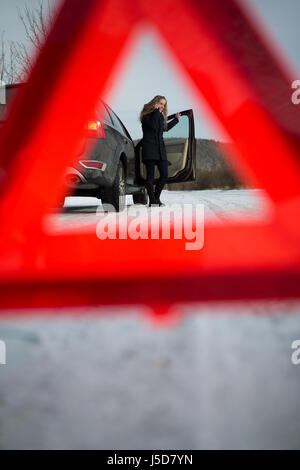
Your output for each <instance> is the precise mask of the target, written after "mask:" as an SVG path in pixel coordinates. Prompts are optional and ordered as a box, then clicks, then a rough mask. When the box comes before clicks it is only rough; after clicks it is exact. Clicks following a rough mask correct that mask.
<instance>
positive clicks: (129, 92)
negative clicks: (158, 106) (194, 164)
mask: <svg viewBox="0 0 300 470" xmlns="http://www.w3.org/2000/svg"><path fill="white" fill-rule="evenodd" d="M56 1H60V0H50V2H52V3H55V2H56ZM242 1H243V3H245V4H246V5H249V6H252V7H255V8H256V10H257V14H258V15H259V16H260V17H261V19H262V20H263V21H264V23H265V25H266V28H267V29H268V31H269V33H270V34H271V35H273V36H274V37H275V39H276V40H277V43H278V46H279V48H280V50H281V52H282V53H283V54H285V56H286V60H288V61H290V63H291V64H292V65H293V67H294V68H295V69H296V71H297V70H300V47H299V46H298V42H297V40H298V38H299V33H298V28H299V26H298V22H299V18H300V0H242ZM25 3H27V4H29V5H36V3H37V0H0V32H1V31H3V30H5V35H6V39H14V40H19V41H22V40H24V28H23V26H22V23H21V22H20V20H19V18H18V15H17V6H19V7H21V8H22V6H23V5H25ZM137 37H138V42H137V44H136V47H135V48H134V50H133V52H132V55H131V57H130V58H129V62H128V65H127V66H126V69H125V70H124V72H123V75H122V76H120V77H119V81H118V83H116V84H115V86H114V89H113V91H112V94H111V96H110V97H108V98H109V99H106V101H107V102H108V104H109V105H110V106H111V107H112V108H113V109H114V110H115V111H116V112H117V114H118V115H119V116H120V118H121V119H122V120H123V121H124V124H125V125H126V127H127V129H128V130H129V132H130V134H131V135H132V137H133V138H134V139H136V138H140V137H142V132H141V126H140V123H139V121H138V115H139V112H140V110H141V108H142V107H143V105H144V103H146V102H147V101H150V99H152V98H153V96H154V95H157V94H162V95H164V96H166V98H167V100H168V111H169V114H172V113H173V112H177V111H182V110H184V109H189V108H192V109H193V110H194V115H195V118H196V122H195V127H196V137H197V138H200V137H201V138H210V139H217V140H223V141H224V140H226V141H228V140H230V139H229V138H228V137H227V135H226V133H225V131H224V130H223V129H222V128H221V127H220V125H219V124H217V123H216V122H215V120H214V118H213V117H212V115H211V113H210V110H209V109H208V108H207V106H206V104H205V102H204V101H203V103H202V105H201V106H200V107H199V105H198V104H197V105H195V99H194V96H193V92H192V91H191V90H190V89H188V88H186V87H185V81H184V79H183V77H182V75H181V72H180V69H179V68H178V65H177V63H176V59H174V58H171V60H170V59H169V56H168V52H167V49H165V48H164V47H163V46H162V44H161V43H160V39H159V37H158V36H157V32H156V29H155V28H153V27H152V26H151V25H150V24H149V25H148V27H147V28H146V29H144V30H143V31H142V33H141V34H138V35H137ZM166 59H167V60H166ZM297 78H300V72H299V73H298V76H296V77H295V79H297Z"/></svg>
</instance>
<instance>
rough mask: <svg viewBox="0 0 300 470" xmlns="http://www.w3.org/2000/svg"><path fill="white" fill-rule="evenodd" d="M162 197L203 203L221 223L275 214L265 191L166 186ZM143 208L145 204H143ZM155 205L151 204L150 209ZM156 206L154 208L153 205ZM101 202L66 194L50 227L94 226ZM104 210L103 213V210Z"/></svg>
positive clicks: (208, 219) (210, 218)
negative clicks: (61, 207) (169, 188)
mask: <svg viewBox="0 0 300 470" xmlns="http://www.w3.org/2000/svg"><path fill="white" fill-rule="evenodd" d="M160 199H161V201H162V202H164V203H166V204H167V206H166V207H165V208H163V207H161V208H160V209H159V210H160V211H164V210H169V208H170V206H172V204H179V205H180V206H181V207H183V206H184V204H192V205H193V206H195V205H196V204H203V205H204V212H205V223H212V224H214V225H222V224H224V223H225V222H226V221H227V220H229V219H233V218H234V219H235V221H237V220H239V219H240V220H245V219H246V220H247V221H248V222H251V221H253V222H255V221H257V220H261V219H263V218H266V217H269V216H270V215H271V214H272V204H271V202H270V201H269V199H268V197H267V196H266V194H265V192H264V191H262V190H259V189H254V190H247V189H246V190H205V191H167V190H163V191H162V194H161V197H160ZM132 205H133V200H132V196H129V195H128V196H126V207H127V209H129V208H130V207H132ZM142 208H144V206H142ZM151 210H153V208H148V211H151ZM154 210H155V208H154ZM101 211H102V204H101V202H100V200H99V199H96V198H93V197H67V198H65V204H64V211H63V212H62V213H61V214H59V215H58V214H57V212H56V211H53V214H51V215H49V216H48V218H47V227H48V228H49V230H51V231H54V232H56V233H57V232H59V231H62V230H66V229H67V230H68V229H69V228H70V229H72V230H73V229H77V228H80V229H89V227H92V228H94V226H95V224H96V223H97V221H98V220H99V216H101ZM102 214H103V213H102Z"/></svg>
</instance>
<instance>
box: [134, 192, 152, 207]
mask: <svg viewBox="0 0 300 470" xmlns="http://www.w3.org/2000/svg"><path fill="white" fill-rule="evenodd" d="M132 199H133V203H134V204H143V205H144V206H146V205H147V204H148V199H149V198H148V193H147V191H146V188H144V187H143V188H142V189H141V191H139V192H138V193H134V194H133V195H132Z"/></svg>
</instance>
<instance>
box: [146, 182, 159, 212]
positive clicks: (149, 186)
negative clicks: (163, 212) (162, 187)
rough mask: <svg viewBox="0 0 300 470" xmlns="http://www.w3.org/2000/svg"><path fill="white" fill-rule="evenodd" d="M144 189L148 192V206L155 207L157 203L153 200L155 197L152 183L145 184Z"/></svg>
mask: <svg viewBox="0 0 300 470" xmlns="http://www.w3.org/2000/svg"><path fill="white" fill-rule="evenodd" d="M145 187H146V189H147V192H148V196H149V206H148V207H150V206H156V205H157V204H158V202H156V199H155V196H154V192H153V182H150V183H147V182H146V183H145Z"/></svg>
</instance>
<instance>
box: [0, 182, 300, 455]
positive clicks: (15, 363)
mask: <svg viewBox="0 0 300 470" xmlns="http://www.w3.org/2000/svg"><path fill="white" fill-rule="evenodd" d="M161 199H162V200H163V201H165V202H168V204H171V203H172V202H178V201H181V202H182V203H184V202H193V203H197V202H202V203H204V205H205V220H206V221H208V220H210V221H212V222H213V223H224V221H225V220H227V217H229V216H230V217H231V216H233V217H240V216H244V217H247V218H248V219H249V218H251V219H253V220H255V218H257V217H262V216H263V215H266V214H269V213H270V211H271V205H270V203H269V202H268V200H267V198H266V196H265V195H264V193H263V192H262V191H259V190H254V191H253V190H252V191H249V190H245V191H240V190H236V191H189V192H183V191H180V192H169V191H163V193H162V197H161ZM131 203H132V198H131V196H127V204H131ZM98 204H99V202H98V201H97V200H96V199H93V198H89V200H86V199H84V198H71V197H70V198H66V202H65V208H66V209H65V212H64V213H61V214H59V215H54V214H52V215H51V216H49V217H50V218H51V220H52V222H53V227H54V230H61V229H63V228H66V227H67V228H70V229H73V228H75V227H85V226H88V225H89V224H91V220H93V219H94V220H95V217H96V213H95V210H96V207H95V205H98ZM149 210H151V209H149ZM54 219H55V220H54ZM78 312H80V313H81V315H80V316H78V315H76V313H77V314H78ZM7 313H12V312H7ZM28 313H30V312H28ZM52 313H53V312H52V311H51V309H49V310H46V311H44V312H43V316H41V317H30V316H29V317H27V318H25V317H22V318H19V319H18V318H16V317H11V316H7V317H3V318H2V319H1V320H0V339H1V340H3V341H5V343H6V350H7V351H6V352H7V358H6V359H7V360H6V362H7V363H6V365H0V448H1V449H29V448H31V449H32V448H33V449H79V448H82V449H202V448H206V449H215V448H236V449H248V448H249V449H251V448H256V449H257V448H258V449H261V448H272V449H275V448H280V449H283V448H293V449H296V448H297V449H300V403H299V389H300V365H295V364H293V363H292V361H291V356H292V353H293V349H292V348H291V345H292V342H293V341H294V340H297V339H298V340H299V339H300V321H299V320H300V316H299V314H300V302H298V301H292V300H290V301H276V299H274V300H273V301H264V302H262V301H260V302H236V303H216V304H208V303H207V304H204V303H203V304H199V305H194V306H186V307H184V313H185V315H184V318H183V320H182V321H181V322H180V323H179V324H178V325H176V326H173V327H171V328H162V327H160V328H157V327H156V326H155V325H154V324H152V323H151V321H149V318H148V316H145V315H143V313H145V312H143V310H140V309H138V308H129V307H124V308H115V307H110V308H101V307H99V308H97V307H94V308H83V309H69V310H68V309H64V310H61V315H52Z"/></svg>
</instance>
